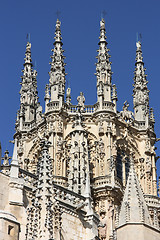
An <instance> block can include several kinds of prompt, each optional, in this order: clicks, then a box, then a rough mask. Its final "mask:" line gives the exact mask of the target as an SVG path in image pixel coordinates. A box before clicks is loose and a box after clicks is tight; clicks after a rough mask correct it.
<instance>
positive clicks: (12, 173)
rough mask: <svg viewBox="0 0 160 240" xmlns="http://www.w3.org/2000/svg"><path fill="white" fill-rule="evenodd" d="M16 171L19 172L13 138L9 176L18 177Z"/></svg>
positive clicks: (15, 142) (15, 141)
mask: <svg viewBox="0 0 160 240" xmlns="http://www.w3.org/2000/svg"><path fill="white" fill-rule="evenodd" d="M18 173H19V163H18V156H17V139H16V138H15V140H14V149H13V156H12V161H11V170H10V176H11V178H18Z"/></svg>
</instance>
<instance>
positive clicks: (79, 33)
mask: <svg viewBox="0 0 160 240" xmlns="http://www.w3.org/2000/svg"><path fill="white" fill-rule="evenodd" d="M57 10H59V11H60V12H61V15H60V20H61V22H62V27H61V29H62V37H63V43H64V45H63V48H64V50H65V56H66V63H67V66H66V72H67V73H68V75H67V80H69V81H70V86H71V88H72V102H73V103H76V98H77V96H78V95H79V92H80V91H83V92H84V95H85V98H86V103H87V104H93V103H95V102H96V77H95V76H94V73H95V62H96V59H95V57H96V55H97V52H96V50H97V49H98V37H99V21H100V17H101V12H102V11H103V10H105V11H106V12H107V15H106V17H105V20H106V31H107V41H108V47H109V49H110V54H111V61H112V63H113V64H112V71H113V72H114V74H113V79H112V82H113V83H115V84H116V86H117V91H118V110H119V111H120V110H121V109H122V105H123V102H124V101H125V100H128V101H129V103H130V109H131V110H132V89H133V87H132V84H133V76H134V75H133V71H134V63H135V53H136V46H135V42H136V33H137V32H139V33H141V34H142V50H143V56H144V63H145V67H146V68H147V70H146V73H147V74H148V78H147V79H148V81H149V83H148V88H149V90H150V106H151V107H153V108H154V111H155V118H156V127H155V129H156V133H157V137H160V126H159V125H160V124H159V123H160V101H159V95H160V80H159V72H160V70H159V69H160V68H159V66H160V58H159V56H160V27H159V25H160V14H159V12H160V1H159V0H152V1H151V0H130V1H128V0H110V1H108V0H81V1H75V0H57V1H55V0H43V1H42V0H27V1H24V0H14V1H13V0H5V1H1V2H0V36H1V37H0V78H1V87H0V107H1V117H0V141H1V143H2V151H3V152H4V151H5V149H6V148H8V149H9V151H10V154H12V144H11V143H9V140H12V139H13V134H14V124H15V119H16V112H17V110H18V108H19V90H20V85H19V83H20V80H21V79H20V76H21V74H22V73H21V70H22V68H23V61H24V53H25V45H26V35H27V33H30V35H31V43H32V60H33V63H35V62H36V69H37V71H38V77H37V80H38V92H39V98H40V102H41V104H42V106H44V91H45V85H46V83H48V81H49V75H48V72H49V70H50V65H49V61H50V55H51V49H52V46H53V45H52V44H53V42H54V39H53V37H54V30H55V22H56V11H57ZM157 148H158V150H157V155H160V144H159V143H157ZM158 165H159V164H158Z"/></svg>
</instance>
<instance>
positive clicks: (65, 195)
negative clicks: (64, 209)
mask: <svg viewBox="0 0 160 240" xmlns="http://www.w3.org/2000/svg"><path fill="white" fill-rule="evenodd" d="M53 188H54V193H55V199H56V200H58V201H60V202H61V204H63V205H66V204H67V205H70V206H72V207H73V209H76V208H77V207H78V206H79V205H81V204H83V203H84V201H85V197H83V196H81V195H79V194H77V193H75V192H72V191H70V190H68V189H66V188H64V187H62V186H59V185H57V184H54V185H53Z"/></svg>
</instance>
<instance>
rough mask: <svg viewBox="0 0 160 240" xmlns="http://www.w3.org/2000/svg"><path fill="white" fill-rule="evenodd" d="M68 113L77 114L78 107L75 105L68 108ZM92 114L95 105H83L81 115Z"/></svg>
mask: <svg viewBox="0 0 160 240" xmlns="http://www.w3.org/2000/svg"><path fill="white" fill-rule="evenodd" d="M68 111H69V112H70V113H76V112H78V107H77V105H71V106H68ZM94 112H95V105H85V106H84V110H83V113H88V114H91V113H94Z"/></svg>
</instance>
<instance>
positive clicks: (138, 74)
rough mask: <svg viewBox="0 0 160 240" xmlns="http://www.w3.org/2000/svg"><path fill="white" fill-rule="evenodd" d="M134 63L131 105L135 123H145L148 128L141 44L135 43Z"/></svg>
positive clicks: (146, 96)
mask: <svg viewBox="0 0 160 240" xmlns="http://www.w3.org/2000/svg"><path fill="white" fill-rule="evenodd" d="M136 47H137V49H136V63H135V71H134V84H133V87H134V88H133V105H134V112H135V120H136V121H144V122H146V125H145V126H146V127H147V126H148V118H149V90H148V88H147V83H148V81H147V79H146V76H147V75H146V74H145V68H144V63H143V57H142V49H141V42H140V41H138V42H137V43H136Z"/></svg>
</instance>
